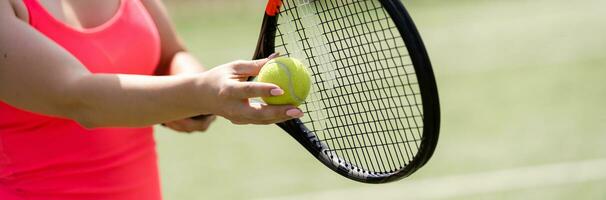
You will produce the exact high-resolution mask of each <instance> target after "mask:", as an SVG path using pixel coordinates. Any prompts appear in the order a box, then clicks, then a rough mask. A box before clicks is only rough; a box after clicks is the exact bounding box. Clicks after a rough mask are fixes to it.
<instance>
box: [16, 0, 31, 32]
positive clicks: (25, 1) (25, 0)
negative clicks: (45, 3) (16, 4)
mask: <svg viewBox="0 0 606 200" xmlns="http://www.w3.org/2000/svg"><path fill="white" fill-rule="evenodd" d="M32 1H34V0H22V1H21V3H23V6H24V7H25V13H24V14H25V19H26V21H27V24H29V25H32V26H33V17H32V6H33V5H32V3H36V2H32ZM13 9H14V8H13ZM15 12H16V11H15Z"/></svg>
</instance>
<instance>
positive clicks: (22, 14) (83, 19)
mask: <svg viewBox="0 0 606 200" xmlns="http://www.w3.org/2000/svg"><path fill="white" fill-rule="evenodd" d="M9 1H10V2H11V5H12V7H13V10H14V11H15V15H16V16H17V17H18V18H19V19H21V20H23V21H24V22H28V21H29V15H28V12H27V7H26V6H25V4H24V3H23V1H22V0H9ZM120 1H121V0H103V1H99V0H56V1H39V2H40V4H41V5H42V6H43V7H44V8H45V9H46V10H47V11H48V12H49V13H51V14H52V15H53V17H55V18H56V19H58V20H60V21H62V22H63V23H65V24H67V25H69V26H71V27H74V28H75V29H85V28H92V27H96V26H99V25H101V24H103V23H105V22H107V21H108V20H109V19H111V18H112V17H113V16H114V15H115V14H116V12H117V10H118V9H119V7H120ZM91 7H93V8H95V9H88V8H91Z"/></svg>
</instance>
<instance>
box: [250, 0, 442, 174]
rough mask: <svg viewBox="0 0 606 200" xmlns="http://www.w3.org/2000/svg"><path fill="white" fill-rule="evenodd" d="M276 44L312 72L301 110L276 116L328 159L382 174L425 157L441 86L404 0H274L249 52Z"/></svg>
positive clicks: (408, 170) (349, 169)
mask: <svg viewBox="0 0 606 200" xmlns="http://www.w3.org/2000/svg"><path fill="white" fill-rule="evenodd" d="M305 20H307V21H305ZM276 51H278V52H280V53H282V54H283V55H286V56H292V57H296V58H299V59H300V60H302V61H304V62H305V64H307V65H308V66H309V67H310V69H311V74H312V91H311V93H310V97H309V98H308V101H307V102H306V103H304V104H303V105H301V106H300V108H301V109H302V110H303V111H304V112H305V113H306V116H305V117H304V118H302V119H293V120H289V121H286V122H283V123H279V124H278V126H280V127H281V128H282V129H284V130H285V131H286V132H288V133H289V134H290V135H291V136H292V137H293V138H294V139H295V140H297V141H298V142H299V143H300V144H301V145H303V147H305V149H307V150H308V151H309V152H310V153H311V154H312V155H314V156H315V157H316V158H317V159H318V160H319V161H321V162H322V163H323V164H324V165H326V166H327V167H328V168H330V169H332V170H334V171H335V172H337V173H339V174H341V175H343V176H345V177H347V178H349V179H352V180H355V181H359V182H364V183H386V182H391V181H395V180H399V179H402V178H404V177H407V176H409V175H410V174H412V173H414V172H415V171H416V170H418V169H419V168H421V167H422V166H423V165H424V164H425V163H426V162H427V161H428V160H429V159H430V158H431V156H432V154H433V152H434V150H435V147H436V145H437V141H438V135H439V134H438V133H439V124H440V110H439V99H438V92H437V86H436V82H435V78H434V75H433V71H432V67H431V63H430V60H429V56H428V55H427V52H426V49H425V46H424V44H423V42H422V39H421V37H420V35H419V33H418V31H417V29H416V27H415V25H414V23H413V21H412V19H411V17H410V15H409V14H408V12H407V11H406V9H405V8H404V6H403V5H402V3H401V2H400V1H398V0H360V1H337V0H333V1H331V0H270V1H269V2H268V4H267V7H266V12H265V15H264V18H263V25H262V28H261V34H260V36H259V40H258V44H257V48H256V50H255V54H254V58H255V59H259V58H265V57H267V56H269V55H270V54H272V53H274V52H276ZM386 52H389V53H386ZM327 74H328V75H327ZM352 74H353V75H352ZM363 74H366V75H363ZM368 74H373V75H368ZM381 75H383V76H381ZM349 76H356V77H357V78H348V77H349ZM373 86H376V87H373ZM327 91H331V92H332V93H328V92H327ZM365 93H368V94H367V95H362V94H365ZM345 96H349V97H350V98H345ZM340 142H341V144H339V143H340ZM346 143H348V144H346Z"/></svg>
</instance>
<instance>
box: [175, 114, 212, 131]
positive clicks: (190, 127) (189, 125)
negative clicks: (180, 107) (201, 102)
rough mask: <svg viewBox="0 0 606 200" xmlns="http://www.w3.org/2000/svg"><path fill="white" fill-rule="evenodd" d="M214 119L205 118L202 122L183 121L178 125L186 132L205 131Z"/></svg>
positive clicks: (210, 117)
mask: <svg viewBox="0 0 606 200" xmlns="http://www.w3.org/2000/svg"><path fill="white" fill-rule="evenodd" d="M215 118H216V117H215V116H207V117H206V118H204V119H203V120H192V119H184V120H181V121H179V123H180V124H181V125H182V127H183V128H184V129H185V130H186V131H190V132H192V131H206V130H207V129H208V127H209V126H210V124H211V123H212V122H213V121H214V120H215Z"/></svg>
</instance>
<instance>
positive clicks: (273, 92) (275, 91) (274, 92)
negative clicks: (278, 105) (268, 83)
mask: <svg viewBox="0 0 606 200" xmlns="http://www.w3.org/2000/svg"><path fill="white" fill-rule="evenodd" d="M269 93H271V95H274V96H280V95H283V94H284V90H282V89H280V88H276V89H272V90H271V91H269Z"/></svg>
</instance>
